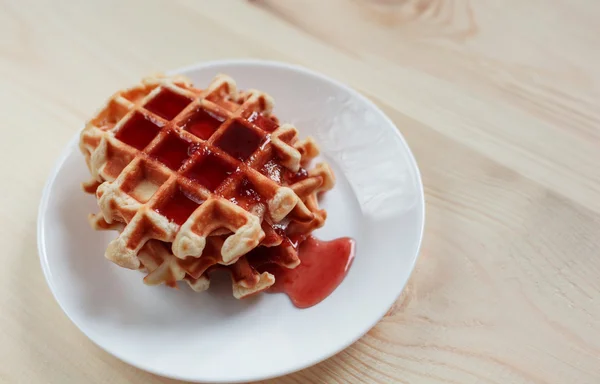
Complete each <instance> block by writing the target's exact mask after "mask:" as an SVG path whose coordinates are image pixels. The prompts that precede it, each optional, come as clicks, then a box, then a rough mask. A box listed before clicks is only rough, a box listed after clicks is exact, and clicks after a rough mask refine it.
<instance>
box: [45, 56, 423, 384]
mask: <svg viewBox="0 0 600 384" xmlns="http://www.w3.org/2000/svg"><path fill="white" fill-rule="evenodd" d="M177 72H179V73H183V74H185V75H187V76H189V77H190V78H191V79H192V80H193V81H194V83H195V84H197V85H198V86H200V87H202V86H206V85H207V84H208V83H209V81H210V80H211V79H212V77H213V76H214V75H215V74H217V73H219V72H222V73H227V74H229V75H231V76H232V77H233V78H234V79H235V80H236V81H237V83H238V86H239V88H240V89H247V88H257V89H260V90H263V91H266V92H268V93H269V94H271V95H272V96H273V97H274V99H275V103H276V106H275V113H276V114H277V115H278V116H279V118H280V119H281V120H282V121H284V122H290V123H292V124H294V125H296V127H297V128H298V129H299V132H300V136H301V137H305V136H307V135H312V136H314V137H315V138H316V140H317V142H318V143H319V145H320V147H321V151H322V153H323V157H324V159H325V160H326V161H328V162H329V163H330V165H331V166H332V167H333V170H334V171H335V173H336V176H337V184H336V186H335V188H334V189H333V190H332V191H330V192H328V194H326V196H325V197H324V199H323V200H322V206H323V207H324V208H325V209H327V211H328V213H329V215H328V219H327V223H326V225H325V227H324V228H322V229H321V230H319V231H318V232H317V233H316V236H317V237H319V238H321V239H325V240H327V239H333V238H337V237H341V236H350V237H353V238H354V239H356V243H357V253H356V258H355V260H354V263H353V265H352V267H351V269H350V272H349V273H348V275H347V277H346V278H345V280H344V281H343V282H342V284H341V285H340V286H339V287H338V288H337V289H336V290H335V291H334V292H333V294H332V295H331V296H329V297H328V298H327V299H325V300H324V301H323V302H321V303H320V304H318V305H316V306H314V307H311V308H309V309H303V310H300V309H297V308H295V307H294V306H293V305H292V304H291V302H290V300H289V299H288V298H287V296H285V295H283V294H261V295H258V297H254V298H250V299H246V300H242V301H239V300H236V299H234V298H233V297H232V295H231V286H230V281H229V278H228V277H227V276H224V278H223V279H221V280H217V281H214V282H213V283H212V284H211V288H210V289H209V291H208V292H205V293H194V292H192V291H191V290H190V289H188V287H187V286H182V289H181V290H174V289H169V288H166V287H164V286H159V287H149V286H145V285H144V284H143V283H142V277H143V275H142V274H141V273H139V272H137V271H130V270H126V269H122V268H120V267H118V266H116V265H114V264H112V263H110V262H109V261H108V260H106V259H105V258H104V256H103V254H104V249H105V247H106V245H107V244H108V242H109V241H110V240H111V239H112V238H113V237H114V236H115V234H114V233H110V232H108V233H106V232H95V231H93V230H92V229H90V227H89V226H88V225H87V220H86V215H87V214H88V213H91V212H96V211H97V210H98V208H97V206H96V202H95V199H94V197H93V196H90V195H86V194H84V193H83V192H82V191H81V188H80V182H81V181H84V180H87V179H88V171H87V169H86V167H85V163H84V159H83V156H82V155H81V154H80V153H79V150H78V148H77V139H78V137H76V138H74V139H73V140H72V142H71V143H70V144H69V146H68V147H67V148H66V150H65V152H64V154H63V155H62V158H61V159H60V160H59V161H58V163H57V165H56V167H55V169H54V171H53V172H52V175H51V177H50V179H49V180H48V183H47V185H46V188H45V190H44V193H43V197H42V201H41V205H40V211H39V218H38V244H39V252H40V258H41V263H42V268H43V270H44V273H45V275H46V279H47V281H48V285H49V286H50V289H51V290H52V293H53V294H54V296H55V297H56V300H57V301H58V303H59V304H60V306H61V307H62V309H63V310H64V311H65V313H66V314H67V316H69V318H70V319H71V320H72V321H73V323H75V325H77V327H79V329H81V331H83V333H85V334H86V335H87V336H88V337H89V338H90V339H91V340H93V341H94V342H95V343H96V344H98V345H99V346H100V347H102V348H103V349H105V350H106V351H108V352H109V353H111V354H113V355H115V356H116V357H118V358H120V359H122V360H123V361H125V362H127V363H129V364H131V365H134V366H136V367H138V368H141V369H144V370H147V371H150V372H153V373H156V374H158V375H163V376H168V377H172V378H177V379H183V380H191V381H206V382H240V381H250V380H259V379H265V378H269V377H274V376H279V375H283V374H287V373H290V372H293V371H296V370H299V369H302V368H305V367H308V366H310V365H312V364H315V363H317V362H319V361H321V360H323V359H326V358H328V357H330V356H332V355H333V354H335V353H337V352H339V351H341V350H342V349H344V348H345V347H347V346H348V345H350V344H351V343H353V342H354V341H356V340H357V339H358V338H360V337H361V336H362V335H363V334H364V333H365V332H367V331H368V330H369V329H370V328H371V327H373V326H374V325H375V324H376V323H377V321H378V320H379V319H380V318H381V317H382V316H383V315H384V314H385V313H386V311H387V310H388V308H389V307H390V306H391V305H392V304H393V303H394V301H395V300H396V298H397V297H398V295H399V294H400V293H401V292H402V289H403V288H404V285H405V283H406V281H407V279H408V277H409V275H410V273H411V271H412V269H413V265H414V263H415V260H416V258H417V254H418V251H419V246H420V243H421V236H422V233H423V222H424V199H423V187H422V184H421V179H420V175H419V171H418V169H417V166H416V163H415V160H414V158H413V156H412V154H411V152H410V150H409V148H408V146H407V145H406V142H405V141H404V139H403V138H402V136H401V135H400V133H399V132H398V130H397V128H396V127H395V126H394V124H393V123H392V122H391V121H390V119H388V118H387V117H386V116H385V115H384V114H383V113H382V112H381V111H380V110H379V109H378V108H377V107H376V106H375V105H374V104H373V103H372V102H370V101H369V100H367V99H366V98H364V97H362V96H361V95H359V94H358V93H357V92H355V91H353V90H351V89H349V88H348V87H346V86H344V85H342V84H340V83H338V82H336V81H334V80H331V79H329V78H327V77H325V76H323V75H320V74H317V73H314V72H312V71H309V70H307V69H304V68H300V67H297V66H292V65H288V64H282V63H272V62H262V61H248V60H245V61H221V62H211V63H203V64H199V65H195V66H192V67H189V68H185V69H183V70H180V71H177ZM125 85H126V84H124V86H125ZM107 96H108V95H107Z"/></svg>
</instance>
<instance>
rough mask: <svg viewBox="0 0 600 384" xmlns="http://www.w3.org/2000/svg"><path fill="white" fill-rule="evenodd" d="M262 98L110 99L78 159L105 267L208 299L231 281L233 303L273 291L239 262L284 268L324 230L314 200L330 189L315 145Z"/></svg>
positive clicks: (213, 93) (201, 93)
mask: <svg viewBox="0 0 600 384" xmlns="http://www.w3.org/2000/svg"><path fill="white" fill-rule="evenodd" d="M272 109H273V100H272V98H271V97H270V96H269V95H267V94H265V93H262V92H259V91H256V90H249V91H244V92H238V91H237V88H236V84H235V82H234V81H233V80H232V79H231V78H230V77H228V76H225V75H218V76H217V77H215V79H214V80H213V81H212V82H211V84H210V85H209V87H208V88H206V89H204V90H201V89H197V88H194V87H193V86H192V84H191V82H190V81H189V80H188V79H186V78H184V77H181V76H175V77H165V76H162V75H156V76H151V77H148V78H145V79H144V80H143V81H142V82H141V83H140V84H139V85H137V86H135V87H133V88H130V89H127V90H123V91H120V92H117V93H116V94H114V95H113V96H112V97H111V98H110V99H109V101H108V103H107V104H106V106H105V107H104V108H102V109H101V110H100V112H99V113H98V114H97V115H96V116H95V117H94V118H93V119H91V120H90V121H89V122H88V123H87V124H86V126H85V128H84V130H83V131H82V133H81V137H80V149H81V151H82V153H83V154H84V156H85V160H86V164H87V166H88V169H89V170H90V173H91V175H92V179H91V180H90V181H89V182H86V183H84V184H83V188H84V190H85V191H86V192H89V193H95V194H96V197H97V200H98V205H99V207H100V212H99V213H97V214H94V215H91V216H90V222H91V223H92V226H93V227H94V228H96V229H114V230H117V231H118V232H119V235H118V237H117V238H116V239H115V240H113V241H111V242H110V243H109V245H108V247H107V250H106V253H105V256H106V258H108V259H109V260H111V261H113V262H114V263H116V264H118V265H120V266H122V267H125V268H129V269H140V270H144V271H146V272H147V273H148V274H147V276H146V277H145V278H144V281H145V282H146V283H147V284H161V283H165V284H167V285H171V286H173V285H175V284H176V282H177V281H180V280H185V281H187V282H188V283H189V285H190V286H191V287H192V288H193V289H195V290H197V291H202V290H204V289H206V288H208V285H209V275H210V273H211V271H213V270H215V269H220V268H221V269H226V270H228V271H229V272H230V273H231V275H232V277H233V281H234V282H233V291H234V295H235V296H236V297H238V298H239V297H245V296H247V295H249V294H252V293H255V292H258V291H261V290H264V289H266V288H268V287H269V286H271V285H272V284H273V283H274V277H273V276H272V275H270V274H268V273H266V272H265V273H262V274H260V273H258V272H257V271H256V269H255V268H254V267H253V266H252V265H251V262H250V261H249V260H247V258H246V257H244V256H245V255H246V254H248V253H249V252H251V251H253V250H254V253H256V252H257V250H263V251H261V252H260V253H262V254H263V255H267V257H268V258H271V259H272V260H266V261H265V260H263V261H261V262H273V263H277V264H279V265H282V266H284V267H287V268H294V267H296V266H297V265H298V264H299V263H300V260H299V259H298V254H297V245H298V242H299V241H302V239H303V238H305V237H306V236H307V235H308V234H310V233H311V232H312V231H313V230H315V229H316V228H319V227H321V226H322V225H323V224H324V222H325V219H326V212H325V211H324V210H321V209H320V208H319V206H318V201H317V194H318V193H320V192H324V191H327V190H329V189H331V188H332V187H333V184H334V176H333V172H332V171H331V169H330V168H329V166H328V165H327V164H325V163H321V164H317V165H316V166H315V167H314V168H312V169H310V170H307V169H306V167H308V164H309V162H310V161H311V160H312V159H313V158H314V157H316V156H317V155H318V148H317V146H316V144H315V142H314V140H312V139H311V138H307V139H306V140H302V141H301V140H299V139H298V132H297V130H296V129H295V128H294V127H293V126H292V125H290V124H281V125H280V124H279V121H278V119H277V118H276V117H275V116H274V115H272Z"/></svg>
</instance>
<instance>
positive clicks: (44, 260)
mask: <svg viewBox="0 0 600 384" xmlns="http://www.w3.org/2000/svg"><path fill="white" fill-rule="evenodd" d="M232 65H234V66H244V65H248V66H252V65H255V66H256V65H258V66H265V67H273V68H278V69H286V70H291V71H295V72H300V73H302V74H304V75H308V76H313V77H316V78H318V79H319V80H321V81H325V82H328V83H331V84H333V85H335V86H336V87H339V88H341V89H342V90H344V91H346V92H348V93H349V94H350V95H352V96H354V97H356V98H358V99H359V100H360V101H361V102H363V103H365V104H366V105H367V106H369V107H370V108H371V109H372V110H373V111H374V112H375V113H377V114H379V115H380V116H381V117H382V118H383V119H384V121H386V122H387V123H388V124H390V125H391V126H392V127H394V128H395V129H393V131H394V132H395V134H396V135H397V136H398V138H399V139H400V143H401V145H403V146H404V148H405V150H406V152H407V155H408V156H407V159H408V162H409V163H410V164H411V165H412V168H413V169H414V171H415V177H416V185H417V190H418V192H419V198H418V205H419V207H420V213H421V214H420V216H419V220H420V223H421V225H420V227H419V228H418V231H419V236H418V245H417V247H416V250H415V253H414V255H412V258H411V259H410V266H409V268H410V272H409V274H408V278H407V279H406V281H405V282H404V283H403V284H402V287H401V289H400V290H399V292H398V295H397V296H395V298H394V300H393V301H392V302H391V303H389V305H387V306H386V307H385V309H384V311H383V313H380V314H378V315H377V316H376V317H374V319H375V320H374V321H373V322H372V323H371V324H369V325H368V327H366V329H365V330H364V331H363V332H359V333H358V334H357V335H355V336H354V337H351V338H349V339H348V341H347V342H345V343H343V344H342V345H340V346H338V347H336V348H333V349H332V350H331V351H328V352H327V353H324V354H317V355H316V357H315V358H313V359H307V360H305V361H303V362H302V363H299V364H296V365H294V366H293V367H292V368H286V369H282V370H277V369H275V370H273V371H272V372H271V373H270V374H268V375H260V376H259V375H255V376H248V377H246V378H245V379H239V378H236V379H234V380H231V379H228V378H227V377H225V376H224V377H223V378H220V379H218V380H215V379H214V378H210V382H214V383H243V382H247V381H256V380H268V379H272V378H276V377H281V376H284V375H288V374H291V373H294V372H298V371H300V370H303V369H306V368H308V367H311V366H313V365H316V364H319V363H320V362H322V361H324V360H327V359H329V358H330V357H332V356H334V355H336V354H338V353H340V352H341V351H343V350H345V349H346V348H348V347H349V346H351V345H352V344H354V343H355V342H356V341H358V340H359V339H361V338H362V337H363V336H364V335H365V334H366V333H367V332H369V331H370V330H371V329H372V328H373V327H375V326H376V325H377V324H378V323H379V322H380V321H381V319H382V318H383V317H384V316H385V313H387V311H388V310H389V308H391V307H392V305H393V304H394V303H395V302H396V301H397V300H398V297H400V295H401V294H402V293H403V292H404V289H405V288H406V284H407V283H408V280H409V279H410V277H411V276H412V273H413V272H414V268H415V265H416V262H417V259H418V258H419V255H420V253H421V248H422V245H423V237H424V232H425V219H426V215H425V211H426V205H425V191H424V186H423V181H422V177H421V171H420V168H419V166H418V163H417V160H416V158H415V156H414V154H413V152H412V150H411V149H410V146H409V145H408V143H407V142H406V139H405V138H404V136H403V135H402V133H401V132H400V130H399V129H398V127H397V126H396V124H395V123H394V122H393V121H392V120H391V119H390V118H389V116H387V114H385V112H383V111H382V110H381V109H380V108H379V107H378V106H377V105H376V104H375V103H374V102H373V101H371V100H370V99H369V98H367V97H366V96H364V95H363V94H361V93H360V92H358V91H357V90H355V89H353V88H351V87H350V86H348V85H346V84H344V83H342V82H340V81H338V80H336V79H334V78H331V77H329V76H327V75H325V74H322V73H319V72H316V71H314V70H311V69H309V68H306V67H304V66H301V65H297V64H292V63H288V62H284V61H273V60H261V59H224V60H210V61H201V62H197V63H194V64H190V65H186V66H183V67H179V68H176V69H172V70H168V71H165V73H166V74H167V75H177V74H180V75H186V73H188V72H192V71H196V70H200V69H209V68H214V67H222V66H232ZM79 137H80V131H78V132H77V133H76V134H75V135H74V137H72V138H71V139H70V140H69V141H68V143H67V145H66V146H65V147H64V149H63V150H62V152H61V154H60V156H59V158H58V159H57V160H56V161H55V163H54V165H53V167H52V171H51V172H50V174H49V176H48V178H47V180H46V183H45V184H44V188H43V189H42V196H41V199H40V203H39V206H38V215H37V246H38V254H39V257H40V264H41V267H42V271H43V273H44V278H45V279H46V283H47V284H48V287H49V288H50V292H51V293H52V296H53V298H54V301H56V303H57V304H58V306H59V307H60V309H61V310H62V311H63V313H64V314H65V315H66V316H67V318H68V319H69V320H70V321H71V322H72V323H73V324H74V325H75V326H76V327H77V329H79V331H80V332H81V333H83V334H84V335H85V336H86V337H87V338H88V339H89V340H90V341H91V342H92V343H93V344H94V345H96V346H98V347H99V348H100V349H101V350H103V351H104V352H106V353H108V354H110V355H112V356H114V357H116V358H117V359H119V360H121V361H122V362H124V363H126V364H129V365H131V366H133V367H135V368H137V369H140V370H143V371H146V372H149V373H151V374H154V375H158V376H161V377H167V378H172V379H176V380H185V381H192V382H199V383H202V382H208V381H207V380H209V378H202V377H195V378H193V377H186V376H180V375H177V374H172V373H170V372H163V371H159V370H155V369H154V368H153V367H151V366H141V365H140V364H137V362H136V361H132V360H130V359H129V358H128V357H125V356H122V355H121V354H119V352H118V351H116V352H115V351H109V350H108V349H107V348H105V347H104V346H102V345H101V344H100V343H99V342H98V341H96V340H94V339H93V338H92V337H91V336H90V335H89V334H88V333H86V331H84V330H83V328H82V327H81V326H80V325H79V324H78V323H77V322H76V321H75V320H74V319H73V318H72V317H71V315H70V314H69V312H68V311H67V310H66V309H65V307H64V306H63V304H62V303H61V301H60V300H59V298H58V296H57V294H56V288H55V287H54V285H53V283H52V279H51V275H52V273H51V271H50V267H49V264H48V257H47V254H46V246H45V244H46V242H45V239H46V235H45V231H44V226H43V225H42V224H43V222H44V217H45V212H46V210H47V207H48V203H49V200H50V194H51V193H50V192H51V188H52V186H53V185H54V183H55V180H56V178H57V176H58V174H59V172H60V170H61V169H62V168H63V166H64V163H65V161H66V160H67V159H68V158H69V156H70V155H71V154H72V152H73V151H74V150H75V149H76V147H77V142H78V141H79Z"/></svg>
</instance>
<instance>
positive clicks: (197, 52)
mask: <svg viewBox="0 0 600 384" xmlns="http://www.w3.org/2000/svg"><path fill="white" fill-rule="evenodd" d="M599 19H600V2H598V1H594V0H553V1H548V0H503V1H499V0H396V1H394V0H302V1H300V0H297V1H292V0H282V1H276V0H270V1H268V0H263V1H241V0H240V1H235V0H221V1H217V0H214V1H199V0H187V1H185V0H184V1H167V0H164V1H149V0H146V1H143V0H136V1H124V0H104V1H75V0H70V1H67V0H55V1H43V0H42V1H36V2H34V1H31V2H28V1H17V0H13V1H10V0H9V1H6V0H2V1H0V115H1V116H2V130H1V132H2V136H1V140H0V149H1V152H0V153H1V154H2V162H1V165H0V172H1V174H2V175H3V186H2V195H3V201H2V205H1V213H2V222H3V223H2V227H1V236H2V238H1V239H2V244H4V247H5V248H4V256H3V259H4V263H3V267H2V268H1V269H0V382H7V383H41V382H51V383H107V382H111V383H175V381H171V380H167V379H163V378H160V377H158V376H154V375H151V374H148V373H145V372H142V371H140V370H138V369H135V368H133V367H130V366H128V365H126V364H124V363H122V362H120V361H119V360H117V359H116V358H114V357H112V356H111V355H109V354H107V353H105V352H103V351H102V350H100V349H99V348H98V347H96V346H95V345H94V344H93V343H92V342H91V341H89V340H88V339H87V338H86V337H85V336H84V335H83V334H82V333H81V332H79V331H78V330H77V328H76V327H75V326H74V325H73V324H72V323H71V322H70V321H69V320H68V319H67V317H66V316H65V315H64V314H63V313H62V311H61V310H60V308H59V307H58V305H57V304H56V302H55V300H54V299H53V297H52V295H51V293H50V290H49V289H48V287H47V285H46V282H45V280H44V277H43V275H42V271H41V268H40V266H39V259H38V255H37V249H36V214H37V206H38V201H39V198H40V195H41V190H42V187H43V184H44V182H45V179H46V177H47V176H48V174H49V172H50V169H51V168H52V166H53V163H54V161H55V159H56V158H57V156H58V155H59V153H60V152H61V150H62V148H63V147H64V146H65V145H66V143H67V142H68V140H69V139H70V138H71V137H72V136H73V135H74V134H75V132H77V131H78V130H79V129H80V128H81V126H82V123H83V122H84V121H85V120H86V119H87V118H88V117H89V116H90V115H91V114H92V113H93V112H94V111H95V110H96V109H97V108H98V107H99V106H100V105H101V103H103V102H104V100H105V99H106V98H107V96H108V95H110V94H111V93H112V92H114V91H115V90H116V89H119V88H122V87H123V86H125V85H129V84H133V83H135V82H136V81H137V80H138V79H139V78H141V77H142V76H143V75H145V74H148V73H150V72H153V71H156V70H168V69H171V68H176V67H180V66H183V65H187V64H191V63H195V62H198V61H206V60H213V59H221V58H239V57H253V58H264V59H272V60H281V61H287V62H292V63H297V64H301V65H304V66H307V67H309V68H312V69H314V70H317V71H321V72H323V73H325V74H327V75H330V76H332V77H334V78H336V79H338V80H341V81H343V82H346V83H348V84H349V85H350V86H352V87H354V88H356V89H357V90H359V91H360V92H362V93H363V94H365V95H366V96H367V97H369V98H371V99H372V100H374V101H375V102H376V103H377V104H378V105H379V106H380V107H381V108H382V109H383V110H384V111H385V112H386V113H387V114H388V115H389V116H390V117H391V118H392V120H393V121H394V122H395V123H396V125H397V126H398V128H399V129H400V131H401V132H402V134H403V135H404V136H405V137H406V139H407V141H408V143H409V145H410V146H411V148H412V149H413V151H414V153H415V156H416V158H417V160H418V162H419V165H420V167H421V171H422V173H423V179H424V184H425V191H426V198H427V223H426V233H425V240H424V244H423V248H422V253H421V256H420V259H419V261H418V264H417V266H416V270H415V271H414V273H413V275H412V278H411V281H410V282H409V284H408V286H407V287H406V289H405V292H404V294H403V295H402V297H400V298H399V300H398V301H397V303H396V304H395V305H394V307H393V308H392V309H391V310H390V311H389V313H388V315H387V316H385V318H384V319H382V321H381V322H380V323H379V324H378V325H377V326H376V327H375V328H373V329H372V330H371V331H370V332H369V333H368V334H367V335H366V336H364V337H363V338H362V339H361V340H360V341H358V342H357V343H355V344H354V345H352V346H351V347H349V348H348V349H346V350H345V351H343V352H341V353H339V354H338V355H337V356H335V357H333V358H331V359H329V360H327V361H325V362H322V363H320V364H318V365H316V366H314V367H312V368H309V369H306V370H303V371H301V372H298V373H295V374H292V375H289V376H287V377H285V378H281V379H277V380H274V381H273V382H274V383H275V382H276V383H290V384H291V383H307V382H327V383H346V382H356V383H358V382H373V383H380V382H381V383H384V382H398V383H494V384H504V383H599V382H600V278H599V276H600V255H599V252H598V250H599V242H600V195H599V193H600V173H599V172H598V164H600V88H599V85H600V49H599V48H600V45H599V37H600V23H599V22H598V20H599ZM265 358H268V357H265Z"/></svg>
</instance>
